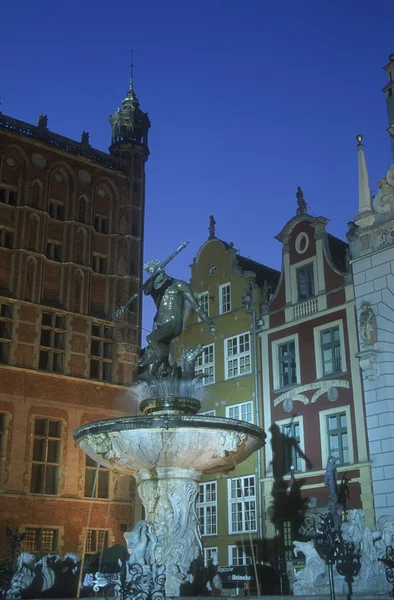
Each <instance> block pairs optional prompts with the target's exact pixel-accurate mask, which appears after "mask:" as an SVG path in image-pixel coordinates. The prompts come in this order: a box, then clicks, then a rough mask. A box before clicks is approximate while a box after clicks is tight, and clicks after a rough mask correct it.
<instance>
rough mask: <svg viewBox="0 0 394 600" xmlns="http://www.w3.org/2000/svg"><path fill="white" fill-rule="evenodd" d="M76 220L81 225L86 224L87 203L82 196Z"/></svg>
mask: <svg viewBox="0 0 394 600" xmlns="http://www.w3.org/2000/svg"><path fill="white" fill-rule="evenodd" d="M78 219H79V221H80V222H81V223H87V222H88V201H87V199H86V198H85V197H84V196H81V197H80V199H79V212H78Z"/></svg>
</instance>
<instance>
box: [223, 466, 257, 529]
mask: <svg viewBox="0 0 394 600" xmlns="http://www.w3.org/2000/svg"><path fill="white" fill-rule="evenodd" d="M228 502H229V533H245V532H249V531H256V529H257V521H256V479H255V476H254V475H246V476H245V477H234V478H232V479H229V480H228Z"/></svg>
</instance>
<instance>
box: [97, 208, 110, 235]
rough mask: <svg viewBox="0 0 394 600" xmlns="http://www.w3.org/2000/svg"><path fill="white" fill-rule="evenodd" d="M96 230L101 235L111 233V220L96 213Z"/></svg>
mask: <svg viewBox="0 0 394 600" xmlns="http://www.w3.org/2000/svg"><path fill="white" fill-rule="evenodd" d="M94 228H95V230H96V231H98V232H99V233H108V232H109V218H108V217H106V216H105V215H99V214H97V213H96V215H95V217H94Z"/></svg>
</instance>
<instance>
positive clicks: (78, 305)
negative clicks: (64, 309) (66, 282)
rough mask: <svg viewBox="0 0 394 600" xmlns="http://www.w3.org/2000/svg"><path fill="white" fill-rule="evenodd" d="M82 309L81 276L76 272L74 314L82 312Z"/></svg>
mask: <svg viewBox="0 0 394 600" xmlns="http://www.w3.org/2000/svg"><path fill="white" fill-rule="evenodd" d="M82 307H83V275H82V273H81V272H80V271H77V272H76V273H75V276H74V307H73V308H74V312H82Z"/></svg>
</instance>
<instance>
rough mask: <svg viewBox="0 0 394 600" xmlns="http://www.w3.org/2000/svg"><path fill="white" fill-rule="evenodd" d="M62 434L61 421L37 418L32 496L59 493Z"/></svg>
mask: <svg viewBox="0 0 394 600" xmlns="http://www.w3.org/2000/svg"><path fill="white" fill-rule="evenodd" d="M61 432H62V423H61V421H51V420H49V419H42V418H39V417H37V418H36V420H35V423H34V436H33V464H32V471H31V484H30V492H31V493H32V494H50V495H56V494H57V493H58V477H59V464H60V440H61Z"/></svg>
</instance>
